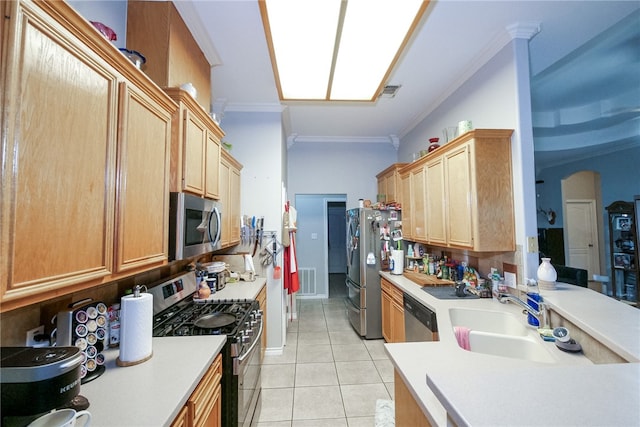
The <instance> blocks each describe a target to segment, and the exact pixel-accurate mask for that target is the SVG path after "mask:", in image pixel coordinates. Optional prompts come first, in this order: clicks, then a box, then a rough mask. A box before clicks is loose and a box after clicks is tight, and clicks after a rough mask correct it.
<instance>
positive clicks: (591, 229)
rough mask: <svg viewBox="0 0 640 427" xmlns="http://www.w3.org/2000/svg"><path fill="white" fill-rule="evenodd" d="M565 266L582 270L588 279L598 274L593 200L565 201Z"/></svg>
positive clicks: (598, 263) (596, 225) (597, 249)
mask: <svg viewBox="0 0 640 427" xmlns="http://www.w3.org/2000/svg"><path fill="white" fill-rule="evenodd" d="M565 229H566V233H567V236H566V240H565V242H566V243H565V246H566V247H565V253H566V254H568V255H567V265H568V266H570V267H574V268H584V269H585V270H587V271H588V277H593V275H594V274H600V261H599V253H600V250H599V248H598V223H597V221H596V201H595V200H567V201H566V204H565Z"/></svg>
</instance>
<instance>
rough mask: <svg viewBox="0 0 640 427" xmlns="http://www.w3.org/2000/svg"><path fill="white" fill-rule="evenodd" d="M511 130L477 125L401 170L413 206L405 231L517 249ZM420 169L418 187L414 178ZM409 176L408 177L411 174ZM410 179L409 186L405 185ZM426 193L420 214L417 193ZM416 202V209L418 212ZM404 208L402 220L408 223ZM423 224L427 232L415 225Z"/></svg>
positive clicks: (450, 242) (472, 246)
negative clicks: (423, 207)
mask: <svg viewBox="0 0 640 427" xmlns="http://www.w3.org/2000/svg"><path fill="white" fill-rule="evenodd" d="M512 133H513V131H512V130H501V129H476V130H473V131H470V132H467V133H465V134H464V135H462V136H460V137H458V138H456V139H455V140H453V141H451V142H449V143H448V144H446V145H444V146H443V147H440V148H438V149H437V150H435V151H433V152H431V153H429V154H427V155H426V156H424V157H422V158H421V159H419V160H417V161H415V162H413V163H411V164H409V165H407V166H406V167H404V168H402V169H401V170H400V173H401V176H402V177H403V192H404V194H405V196H404V198H405V201H404V203H405V205H407V204H408V203H407V201H406V198H409V199H410V203H409V205H410V206H411V207H412V208H413V209H412V210H411V211H410V212H411V216H410V222H409V226H411V227H412V228H411V230H410V231H409V230H408V226H406V225H405V226H403V233H404V234H407V232H409V237H410V238H411V239H413V240H415V241H419V242H424V243H427V244H432V245H436V246H445V247H458V248H463V249H469V250H473V251H477V252H493V251H513V250H515V219H514V210H513V174H512V170H511V134H512ZM420 173H424V188H423V189H422V190H420V188H419V183H418V185H416V182H417V181H415V179H414V178H415V177H416V176H418V175H419V174H420ZM409 178H411V179H409ZM407 180H409V181H411V189H406V188H404V185H405V182H406V181H407ZM423 196H424V197H426V199H425V200H426V206H425V211H424V214H423V215H422V216H421V218H418V216H420V213H419V205H420V198H421V197H423ZM416 207H417V209H418V211H416ZM406 218H407V215H406V208H405V209H403V218H402V219H403V224H405V223H406ZM422 220H424V221H425V223H426V235H425V236H423V235H421V234H420V233H419V228H420V226H421V224H419V223H420V222H421V221H422Z"/></svg>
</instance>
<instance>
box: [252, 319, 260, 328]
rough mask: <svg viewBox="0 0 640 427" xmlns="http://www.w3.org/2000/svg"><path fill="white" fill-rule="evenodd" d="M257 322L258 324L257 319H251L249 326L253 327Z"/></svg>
mask: <svg viewBox="0 0 640 427" xmlns="http://www.w3.org/2000/svg"><path fill="white" fill-rule="evenodd" d="M257 324H258V321H257V320H252V321H251V327H252V328H255V327H256V325H257Z"/></svg>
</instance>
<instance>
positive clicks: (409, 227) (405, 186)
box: [400, 171, 413, 240]
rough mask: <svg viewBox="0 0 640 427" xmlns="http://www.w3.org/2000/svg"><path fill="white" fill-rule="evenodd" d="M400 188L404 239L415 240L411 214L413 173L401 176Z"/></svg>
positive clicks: (408, 172)
mask: <svg viewBox="0 0 640 427" xmlns="http://www.w3.org/2000/svg"><path fill="white" fill-rule="evenodd" d="M400 188H401V191H402V236H403V238H404V239H408V240H411V239H412V238H413V215H412V213H411V200H412V199H413V197H412V188H411V172H410V171H407V172H404V171H403V173H402V175H400Z"/></svg>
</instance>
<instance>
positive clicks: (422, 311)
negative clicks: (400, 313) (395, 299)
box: [402, 293, 438, 332]
mask: <svg viewBox="0 0 640 427" xmlns="http://www.w3.org/2000/svg"><path fill="white" fill-rule="evenodd" d="M402 303H403V306H404V311H405V315H406V313H411V315H412V316H413V317H415V318H416V319H418V321H419V322H420V323H422V324H423V325H425V326H426V327H427V328H429V330H430V331H431V332H438V322H437V320H436V313H435V311H432V310H431V309H430V308H428V307H425V306H424V305H422V304H421V303H420V302H418V300H416V299H415V298H413V297H412V296H410V295H408V294H407V293H403V294H402Z"/></svg>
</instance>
